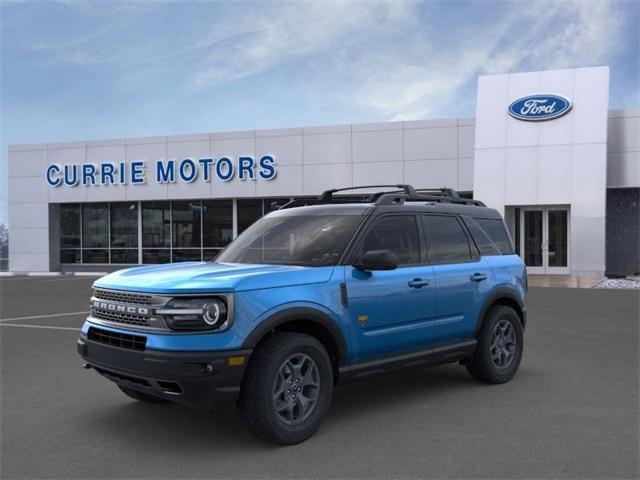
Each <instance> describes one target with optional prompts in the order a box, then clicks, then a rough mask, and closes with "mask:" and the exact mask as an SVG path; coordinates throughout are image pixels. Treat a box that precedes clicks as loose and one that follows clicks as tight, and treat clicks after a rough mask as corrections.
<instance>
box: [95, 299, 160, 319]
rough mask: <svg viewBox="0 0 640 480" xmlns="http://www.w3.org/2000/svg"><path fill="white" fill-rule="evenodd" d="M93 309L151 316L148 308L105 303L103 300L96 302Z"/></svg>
mask: <svg viewBox="0 0 640 480" xmlns="http://www.w3.org/2000/svg"><path fill="white" fill-rule="evenodd" d="M93 308H95V309H98V310H108V311H110V312H116V313H124V314H128V315H141V316H148V315H149V309H148V308H147V307H132V306H130V305H119V304H117V303H109V302H103V301H101V300H94V302H93Z"/></svg>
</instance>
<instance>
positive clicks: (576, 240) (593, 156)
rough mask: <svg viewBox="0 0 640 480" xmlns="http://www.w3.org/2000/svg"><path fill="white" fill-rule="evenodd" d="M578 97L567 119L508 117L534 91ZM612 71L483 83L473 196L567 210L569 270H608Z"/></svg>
mask: <svg viewBox="0 0 640 480" xmlns="http://www.w3.org/2000/svg"><path fill="white" fill-rule="evenodd" d="M539 92H542V93H556V94H560V95H563V96H565V97H568V98H570V99H572V100H573V105H574V106H573V109H572V110H571V111H570V112H569V113H568V114H566V115H565V116H563V117H560V118H557V119H554V120H549V121H544V122H526V121H521V120H517V119H515V118H513V117H511V116H510V115H509V114H508V106H509V105H510V104H511V102H513V101H514V100H516V99H518V98H520V97H523V96H526V95H530V94H533V93H539ZM608 104H609V68H608V67H594V68H579V69H571V70H554V71H545V72H529V73H514V74H506V75H492V76H483V77H480V78H479V79H478V95H477V111H476V145H475V163H474V195H475V196H476V197H477V198H481V199H482V200H483V201H484V202H485V203H487V204H488V205H489V206H492V207H494V208H497V209H499V210H501V211H502V212H503V213H504V209H505V206H518V205H569V206H570V216H571V220H570V225H571V227H570V239H569V242H570V267H571V271H572V273H575V274H602V273H604V270H605V193H606V180H607V174H606V172H607V150H606V148H607V119H608Z"/></svg>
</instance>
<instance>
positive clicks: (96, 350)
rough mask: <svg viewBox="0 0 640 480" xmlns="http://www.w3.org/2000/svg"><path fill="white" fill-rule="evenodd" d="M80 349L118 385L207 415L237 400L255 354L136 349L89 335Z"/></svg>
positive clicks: (79, 350) (99, 370)
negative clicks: (198, 409)
mask: <svg viewBox="0 0 640 480" xmlns="http://www.w3.org/2000/svg"><path fill="white" fill-rule="evenodd" d="M77 347H78V353H79V354H80V356H81V357H82V358H83V360H84V361H85V363H86V365H87V366H90V367H92V368H93V369H94V370H96V371H97V372H98V373H100V374H101V375H102V376H104V377H106V378H108V379H109V380H112V381H113V382H115V383H117V384H118V385H122V386H124V387H127V388H131V389H134V390H138V391H141V392H145V393H148V394H151V395H155V396H157V397H161V398H165V399H167V400H169V401H171V402H174V403H179V404H182V405H187V406H190V407H195V408H200V409H206V410H210V409H212V408H215V407H217V406H220V405H223V404H226V403H232V402H234V401H236V400H237V399H238V396H239V394H240V383H241V381H242V375H243V374H244V370H245V368H246V365H247V363H248V362H249V358H250V356H251V352H252V350H250V349H249V350H226V351H197V352H186V351H181V352H177V351H165V350H151V349H147V350H132V349H128V348H120V347H116V346H112V345H105V344H102V343H99V342H95V341H92V340H89V339H88V338H87V337H86V336H85V335H82V336H81V337H80V339H78V342H77ZM241 358H243V360H242V363H241V364H240V362H241V360H240V359H241ZM230 359H231V360H230Z"/></svg>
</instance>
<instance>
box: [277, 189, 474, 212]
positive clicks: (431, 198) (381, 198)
mask: <svg viewBox="0 0 640 480" xmlns="http://www.w3.org/2000/svg"><path fill="white" fill-rule="evenodd" d="M372 188H395V189H396V190H383V191H380V192H375V193H372V194H370V195H369V196H368V197H367V198H366V199H362V200H356V199H353V198H348V197H346V198H344V197H343V198H335V197H334V194H335V193H338V192H345V191H349V190H363V189H372ZM405 202H437V203H455V204H459V205H473V206H477V207H484V206H485V204H484V203H482V202H481V201H479V200H471V199H469V198H462V197H461V196H460V194H459V193H458V192H457V191H455V190H454V189H453V188H450V187H442V188H439V189H426V188H421V189H415V188H414V187H413V186H412V185H408V184H395V185H360V186H356V187H345V188H333V189H331V190H325V191H324V192H322V194H321V195H320V196H319V197H317V198H306V199H305V198H300V199H295V200H291V201H290V202H289V203H287V204H285V205H283V206H282V207H280V209H285V208H293V207H300V206H304V205H318V204H327V203H333V204H336V203H375V204H376V205H394V204H403V203H405Z"/></svg>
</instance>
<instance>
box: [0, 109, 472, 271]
mask: <svg viewBox="0 0 640 480" xmlns="http://www.w3.org/2000/svg"><path fill="white" fill-rule="evenodd" d="M474 132H475V126H474V122H473V120H472V119H449V120H433V121H414V122H390V123H378V124H360V125H339V126H327V127H313V128H291V129H279V130H258V131H247V132H230V133H204V134H195V135H175V136H168V137H167V136H162V137H147V138H127V139H116V140H98V141H87V142H70V143H55V144H41V145H17V146H12V147H10V149H9V186H10V192H9V199H10V204H9V224H10V228H11V245H10V248H11V250H10V252H11V253H10V266H9V268H10V269H11V270H13V271H38V270H41V271H47V270H49V269H50V268H52V267H51V265H50V259H49V256H50V255H49V249H50V242H49V209H48V204H49V203H65V202H101V201H113V202H116V201H125V200H165V199H189V198H225V197H226V198H231V197H236V198H238V197H269V196H293V195H317V194H318V193H320V192H321V191H322V190H325V189H327V188H334V187H345V186H353V185H362V184H380V183H385V184H388V183H411V184H413V185H415V186H416V187H423V188H438V187H442V186H450V187H453V188H456V189H458V190H471V189H472V187H473V152H474V148H473V146H474ZM266 154H270V155H273V156H274V158H275V159H276V164H277V169H278V174H277V176H276V178H275V179H273V180H271V181H268V182H267V181H263V180H255V181H251V180H245V181H241V180H238V179H234V180H232V181H229V182H226V183H222V182H220V181H218V180H217V179H215V178H214V179H213V180H212V181H210V182H203V181H201V180H197V181H195V182H193V183H180V182H177V183H172V184H157V183H155V181H154V175H153V169H152V168H153V166H154V165H155V162H156V161H157V160H160V159H163V160H166V159H176V160H182V159H184V158H193V159H199V158H210V157H213V158H219V157H221V156H230V157H232V158H237V157H239V156H243V155H250V156H253V157H258V158H259V157H260V156H262V155H266ZM123 160H126V161H127V162H131V161H140V160H144V161H145V162H146V165H147V175H146V177H147V182H146V183H145V184H144V185H131V184H128V185H96V186H82V185H78V186H75V187H68V186H59V187H55V188H54V187H49V186H48V185H47V184H46V182H45V169H46V166H47V165H48V164H51V163H57V164H59V165H65V164H73V163H83V162H91V163H96V164H97V163H100V162H107V161H108V162H112V163H118V162H121V161H123ZM52 251H53V250H52Z"/></svg>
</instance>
